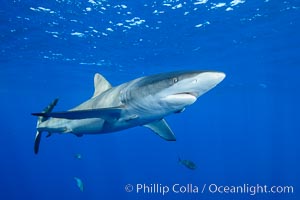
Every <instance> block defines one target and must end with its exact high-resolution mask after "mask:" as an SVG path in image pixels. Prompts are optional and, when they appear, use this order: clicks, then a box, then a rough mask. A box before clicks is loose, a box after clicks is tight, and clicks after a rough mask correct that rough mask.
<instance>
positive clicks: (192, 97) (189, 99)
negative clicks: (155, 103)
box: [163, 92, 197, 105]
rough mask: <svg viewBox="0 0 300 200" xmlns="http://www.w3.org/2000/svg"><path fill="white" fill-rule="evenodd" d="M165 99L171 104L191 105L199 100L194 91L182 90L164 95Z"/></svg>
mask: <svg viewBox="0 0 300 200" xmlns="http://www.w3.org/2000/svg"><path fill="white" fill-rule="evenodd" d="M163 100H164V101H166V102H168V103H171V104H180V105H182V104H184V105H190V104H192V103H194V102H195V101H196V100H197V96H196V94H194V93H190V92H181V93H176V94H171V95H168V96H166V97H164V98H163Z"/></svg>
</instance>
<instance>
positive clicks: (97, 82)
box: [92, 73, 112, 98]
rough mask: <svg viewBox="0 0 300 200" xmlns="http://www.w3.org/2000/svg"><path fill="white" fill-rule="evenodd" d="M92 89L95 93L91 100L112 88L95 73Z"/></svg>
mask: <svg viewBox="0 0 300 200" xmlns="http://www.w3.org/2000/svg"><path fill="white" fill-rule="evenodd" d="M94 87H95V91H94V94H93V97H92V98H94V97H96V96H98V95H99V94H101V93H103V92H104V91H106V90H108V89H110V88H111V87H112V86H111V84H110V83H109V82H108V81H107V80H106V79H105V78H104V77H103V76H102V75H100V74H98V73H96V74H95V76H94Z"/></svg>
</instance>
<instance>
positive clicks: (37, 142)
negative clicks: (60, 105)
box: [34, 99, 58, 154]
mask: <svg viewBox="0 0 300 200" xmlns="http://www.w3.org/2000/svg"><path fill="white" fill-rule="evenodd" d="M57 102H58V99H54V101H52V102H51V103H50V104H49V105H48V106H47V107H46V108H45V109H44V110H43V112H42V113H43V114H47V113H50V112H51V111H52V110H53V108H54V107H55V106H56V104H57ZM47 118H48V117H46V116H43V115H40V116H39V118H38V121H37V127H38V126H39V124H40V123H42V122H44V121H46V120H47ZM41 137H42V132H41V131H37V132H36V134H35V140H34V153H35V154H37V153H38V152H39V147H40V142H41Z"/></svg>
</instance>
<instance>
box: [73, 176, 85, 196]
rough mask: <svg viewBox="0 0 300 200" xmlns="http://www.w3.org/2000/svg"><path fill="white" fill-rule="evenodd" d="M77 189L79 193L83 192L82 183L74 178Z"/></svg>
mask: <svg viewBox="0 0 300 200" xmlns="http://www.w3.org/2000/svg"><path fill="white" fill-rule="evenodd" d="M74 179H75V181H76V184H77V187H78V188H79V189H80V191H81V192H83V182H82V180H81V179H80V178H78V177H74Z"/></svg>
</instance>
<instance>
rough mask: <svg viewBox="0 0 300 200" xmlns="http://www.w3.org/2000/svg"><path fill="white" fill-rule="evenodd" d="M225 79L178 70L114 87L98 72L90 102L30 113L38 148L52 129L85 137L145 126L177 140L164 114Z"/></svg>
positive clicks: (213, 73)
mask: <svg viewBox="0 0 300 200" xmlns="http://www.w3.org/2000/svg"><path fill="white" fill-rule="evenodd" d="M224 78H225V74H224V73H223V72H216V71H180V72H169V73H162V74H156V75H151V76H146V77H141V78H137V79H135V80H132V81H130V82H127V83H123V84H121V85H119V86H116V87H112V86H111V84H110V83H109V82H108V81H107V80H106V79H105V78H104V77H103V76H102V75H100V74H98V73H97V74H95V76H94V86H95V91H94V94H93V96H92V97H91V98H90V99H89V100H87V101H85V102H83V103H82V104H80V105H79V106H76V107H75V108H72V109H70V110H68V111H65V112H52V110H53V108H54V107H55V105H56V104H57V101H58V100H57V99H55V100H54V101H53V102H52V103H51V104H50V105H48V107H46V108H45V109H44V110H43V111H42V112H41V113H32V115H34V116H38V122H37V133H36V136H35V144H34V152H35V153H36V154H37V153H38V151H39V144H40V140H41V133H42V132H48V136H50V135H51V134H52V133H72V134H74V135H76V136H82V135H84V134H101V133H111V132H115V131H120V130H124V129H128V128H131V127H135V126H144V127H147V128H149V129H151V130H152V131H153V132H155V133H156V134H158V135H159V136H160V137H162V138H163V139H165V140H168V141H175V140H176V138H175V135H174V133H173V132H172V130H171V129H170V127H169V125H168V124H167V122H166V121H165V119H164V118H165V117H166V116H167V115H170V114H172V113H180V112H182V111H183V110H184V109H185V108H186V106H188V105H191V104H193V103H194V102H195V101H196V100H197V98H198V97H199V96H201V95H203V94H204V93H206V92H207V91H209V90H210V89H212V88H214V87H215V86H216V85H217V84H219V83H220V82H221V81H222V80H223V79H224Z"/></svg>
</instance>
